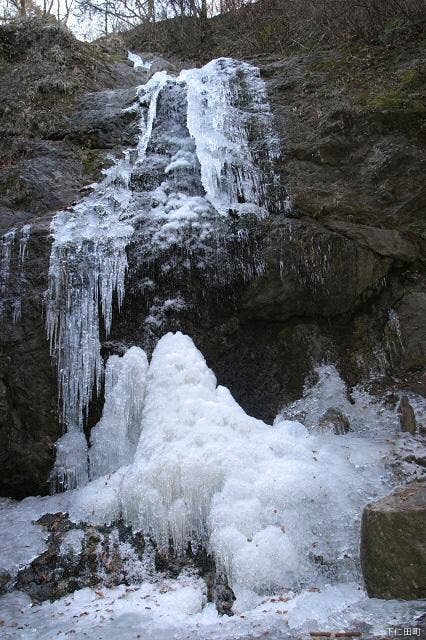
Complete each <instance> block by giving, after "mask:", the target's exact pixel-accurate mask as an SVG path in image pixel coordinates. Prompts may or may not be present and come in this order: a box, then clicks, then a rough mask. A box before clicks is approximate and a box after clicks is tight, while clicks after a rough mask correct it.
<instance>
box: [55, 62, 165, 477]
mask: <svg viewBox="0 0 426 640" xmlns="http://www.w3.org/2000/svg"><path fill="white" fill-rule="evenodd" d="M166 81H167V74H165V73H164V72H162V73H159V74H156V75H155V76H153V78H151V80H150V81H149V82H148V83H147V84H146V85H145V86H144V87H141V88H140V90H139V101H140V105H141V106H140V108H141V118H140V130H141V138H140V143H139V144H138V148H137V156H136V158H135V159H134V162H136V161H139V160H140V159H142V158H143V155H144V153H145V150H146V146H147V144H148V142H149V137H150V135H151V131H152V122H153V119H154V118H155V109H156V101H157V98H158V95H159V92H160V90H161V87H162V86H163V85H164V84H165V82H166ZM146 107H148V110H147V116H146V121H145V111H146ZM131 168H132V160H131V153H130V151H127V152H126V153H125V154H124V157H123V158H122V159H121V160H119V161H117V162H116V163H115V165H114V166H113V167H111V168H110V169H108V170H107V171H106V172H105V178H104V180H103V181H102V182H101V183H100V184H99V185H96V188H95V191H94V193H93V194H91V195H90V196H88V197H87V198H86V199H84V200H83V201H81V202H80V203H78V204H77V205H76V206H74V207H73V208H72V209H71V210H68V211H61V212H59V213H58V214H57V215H56V216H55V218H54V220H53V222H52V234H53V244H52V250H51V256H50V267H49V288H48V292H47V313H46V325H47V334H48V338H49V340H50V348H51V353H52V355H54V356H55V357H56V360H57V368H58V387H59V397H60V401H61V404H60V408H61V415H62V420H63V423H64V427H65V430H66V431H67V432H75V431H82V429H83V426H84V421H85V419H86V414H87V408H88V405H89V402H90V399H91V397H92V392H93V389H94V388H95V389H96V390H97V392H99V390H100V387H101V381H102V375H103V361H102V357H101V354H100V348H101V345H100V336H99V332H100V324H101V318H100V316H99V307H100V309H101V313H102V319H103V323H104V327H105V332H106V334H107V335H108V334H109V331H110V329H111V322H112V306H113V299H114V296H116V298H117V303H118V307H119V308H120V307H121V304H122V302H123V299H124V280H125V274H126V269H127V256H126V246H127V243H128V242H129V239H130V237H131V235H132V233H133V226H132V225H131V224H130V223H129V222H127V221H126V219H127V218H128V217H129V211H130V205H131V203H132V194H131V191H130V189H129V179H130V173H131ZM64 438H65V436H64ZM67 443H68V440H67V439H66V438H65V440H64V442H63V443H62V445H61V449H58V452H59V451H60V452H61V457H62V458H66V460H67V462H66V464H64V463H62V462H61V463H59V462H58V463H57V465H56V466H55V469H60V473H59V475H60V476H61V477H60V478H59V484H60V485H61V486H64V487H69V486H72V485H73V484H74V483H76V484H77V486H78V484H79V482H80V481H81V480H82V478H84V477H87V471H86V476H85V475H84V474H83V473H81V472H80V471H79V472H77V471H72V470H71V467H72V459H73V455H74V454H73V453H72V452H71V453H70V454H69V455H68V454H67V455H65V453H64V450H65V448H66V445H67ZM79 450H81V447H80V449H79ZM74 453H75V450H74ZM75 464H76V465H77V466H78V465H79V464H80V462H79V461H78V460H77V459H75ZM86 467H87V461H86ZM67 474H70V478H69V479H67V477H66V476H67Z"/></svg>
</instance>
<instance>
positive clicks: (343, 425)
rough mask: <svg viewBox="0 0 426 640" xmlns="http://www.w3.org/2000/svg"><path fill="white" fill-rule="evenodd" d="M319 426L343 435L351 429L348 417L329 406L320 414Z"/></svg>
mask: <svg viewBox="0 0 426 640" xmlns="http://www.w3.org/2000/svg"><path fill="white" fill-rule="evenodd" d="M319 426H320V427H321V428H322V429H324V430H327V429H331V430H332V431H334V433H335V434H336V435H344V434H345V433H348V431H350V430H351V423H350V422H349V418H348V417H347V416H345V415H344V414H343V413H342V412H341V411H340V410H339V409H335V408H330V409H327V411H326V412H325V413H324V415H323V416H322V418H321V420H320V422H319Z"/></svg>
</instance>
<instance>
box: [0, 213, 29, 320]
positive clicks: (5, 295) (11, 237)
mask: <svg viewBox="0 0 426 640" xmlns="http://www.w3.org/2000/svg"><path fill="white" fill-rule="evenodd" d="M30 235H31V225H30V224H25V225H24V226H23V227H22V228H21V229H20V231H18V230H17V229H15V228H13V229H9V231H7V232H6V233H5V234H3V236H2V237H1V239H0V242H1V245H0V319H1V318H2V316H3V315H4V314H5V313H6V311H9V312H10V314H11V317H12V322H13V323H14V324H15V323H16V322H18V321H19V319H20V318H21V310H22V295H23V289H24V286H25V277H24V263H25V258H26V255H27V246H28V241H29V238H30ZM15 240H18V242H19V254H18V256H17V260H16V261H15V259H14V258H13V247H14V244H15ZM13 263H16V265H17V274H16V275H15V274H14V273H12V272H11V271H12V264H13Z"/></svg>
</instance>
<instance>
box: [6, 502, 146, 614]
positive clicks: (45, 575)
mask: <svg viewBox="0 0 426 640" xmlns="http://www.w3.org/2000/svg"><path fill="white" fill-rule="evenodd" d="M38 524H41V525H43V526H45V527H46V529H47V531H48V534H49V537H48V540H47V550H46V551H45V552H44V553H42V554H41V555H40V556H39V557H38V558H36V559H35V560H33V561H32V562H31V564H30V565H29V566H27V567H25V568H24V569H22V570H21V571H20V572H19V573H18V576H17V579H16V584H15V587H16V588H18V589H21V590H22V591H25V592H27V593H28V595H29V596H30V597H31V599H32V600H33V601H34V602H42V601H44V600H56V599H57V598H61V597H63V596H65V595H67V594H69V593H72V592H73V591H76V590H77V589H82V588H84V587H96V586H97V585H103V586H106V587H113V586H116V585H118V584H127V585H129V584H132V583H133V582H134V581H137V580H141V579H143V572H144V565H143V563H142V556H143V552H144V549H145V541H144V538H143V536H142V534H140V533H136V534H133V533H132V531H131V529H130V528H129V527H125V526H124V525H122V524H121V523H115V524H113V525H110V526H104V527H93V526H90V525H85V524H80V525H79V526H76V525H75V524H74V523H72V522H71V521H70V520H69V519H68V517H67V515H66V514H64V513H57V514H46V515H44V516H43V517H42V518H40V520H39V521H38Z"/></svg>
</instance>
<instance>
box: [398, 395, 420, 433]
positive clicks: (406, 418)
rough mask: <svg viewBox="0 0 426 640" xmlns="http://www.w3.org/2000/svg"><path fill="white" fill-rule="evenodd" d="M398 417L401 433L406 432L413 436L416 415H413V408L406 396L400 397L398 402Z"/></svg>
mask: <svg viewBox="0 0 426 640" xmlns="http://www.w3.org/2000/svg"><path fill="white" fill-rule="evenodd" d="M398 415H399V423H400V425H401V429H402V431H406V432H407V433H411V434H413V435H414V434H415V433H416V428H417V423H416V415H415V413H414V410H413V407H412V406H411V404H410V403H409V401H408V398H407V396H402V398H401V400H400V401H399V405H398Z"/></svg>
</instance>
